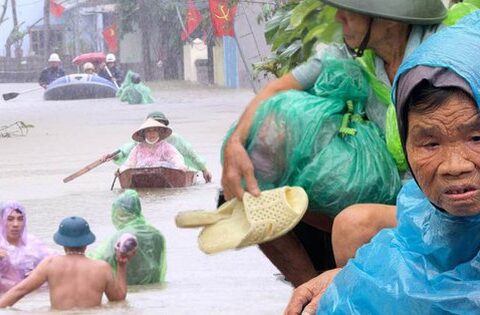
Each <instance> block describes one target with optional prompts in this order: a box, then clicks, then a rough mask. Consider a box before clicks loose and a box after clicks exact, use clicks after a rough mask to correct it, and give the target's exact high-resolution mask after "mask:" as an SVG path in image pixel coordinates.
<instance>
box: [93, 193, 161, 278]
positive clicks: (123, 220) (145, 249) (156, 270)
mask: <svg viewBox="0 0 480 315" xmlns="http://www.w3.org/2000/svg"><path fill="white" fill-rule="evenodd" d="M141 211H142V206H141V204H140V199H139V197H138V193H137V192H136V191H135V190H132V189H128V190H126V191H125V192H124V193H123V194H122V195H120V197H118V199H117V200H116V201H115V202H114V203H113V205H112V222H113V225H114V226H115V228H116V229H117V230H118V231H117V233H115V235H113V236H112V237H111V238H110V240H108V241H106V242H105V243H103V244H102V245H100V246H99V247H98V248H97V249H96V251H95V253H94V254H93V255H91V257H92V258H95V259H102V260H105V261H107V262H108V263H109V264H110V265H111V266H112V268H113V269H114V270H115V269H116V267H117V260H116V257H115V249H114V247H115V243H116V242H117V240H118V239H119V238H120V236H121V235H122V234H124V233H131V234H133V235H135V236H136V237H137V241H138V248H137V254H136V255H135V256H134V257H133V258H132V260H130V262H129V263H128V265H127V283H128V284H129V285H134V284H149V283H159V282H162V281H164V279H165V272H166V251H165V239H164V237H163V235H162V234H161V233H160V232H159V231H158V230H157V229H156V228H154V227H153V226H151V225H149V224H147V223H146V222H145V218H144V216H143V215H142V213H141Z"/></svg>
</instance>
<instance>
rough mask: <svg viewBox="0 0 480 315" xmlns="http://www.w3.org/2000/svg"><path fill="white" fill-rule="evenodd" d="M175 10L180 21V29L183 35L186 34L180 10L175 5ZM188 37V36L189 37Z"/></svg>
mask: <svg viewBox="0 0 480 315" xmlns="http://www.w3.org/2000/svg"><path fill="white" fill-rule="evenodd" d="M175 9H176V11H177V16H178V19H179V20H180V25H181V26H182V29H183V31H184V32H185V33H187V29H186V28H185V24H184V23H183V19H182V15H181V14H180V10H179V9H178V5H177V4H175ZM189 37H190V35H189Z"/></svg>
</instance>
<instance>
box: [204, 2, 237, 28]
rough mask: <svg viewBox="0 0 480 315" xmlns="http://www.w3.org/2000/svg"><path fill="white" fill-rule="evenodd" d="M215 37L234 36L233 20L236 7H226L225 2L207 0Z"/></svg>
mask: <svg viewBox="0 0 480 315" xmlns="http://www.w3.org/2000/svg"><path fill="white" fill-rule="evenodd" d="M208 5H209V6H210V16H211V18H212V27H213V33H214V34H215V36H218V37H221V36H235V30H234V19H235V15H236V14H237V5H236V4H235V5H233V6H232V7H228V3H227V0H208Z"/></svg>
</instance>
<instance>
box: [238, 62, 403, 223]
mask: <svg viewBox="0 0 480 315" xmlns="http://www.w3.org/2000/svg"><path fill="white" fill-rule="evenodd" d="M369 91H370V90H369V82H368V80H367V78H366V75H365V73H364V71H363V69H362V67H361V66H360V65H359V64H358V63H357V62H355V61H354V60H346V59H329V58H327V59H325V60H324V66H323V71H322V73H321V74H320V77H319V78H318V80H317V82H316V84H315V85H314V87H313V88H312V89H311V90H310V91H308V92H305V91H288V92H283V93H280V94H277V95H275V96H274V97H272V98H270V99H268V100H267V101H265V102H264V103H263V104H262V105H261V106H260V107H259V109H258V110H257V113H256V115H255V117H254V121H253V124H252V127H251V129H250V134H249V136H248V138H247V143H246V149H247V152H248V153H249V155H250V158H251V159H252V162H253V165H254V168H255V176H256V178H257V180H258V182H259V185H260V188H261V189H270V188H274V187H280V186H284V185H298V186H301V187H303V188H304V189H305V190H306V192H307V194H308V196H309V207H310V208H311V209H318V210H319V211H321V212H322V213H324V214H327V215H330V216H335V215H336V214H337V213H338V212H340V211H341V210H342V209H344V208H345V207H347V206H349V205H352V204H355V203H383V204H394V203H395V199H396V195H397V193H398V191H399V189H400V176H399V173H398V170H397V167H396V165H395V162H394V160H393V159H392V157H391V155H390V154H389V152H388V150H387V147H386V144H385V139H384V137H383V135H382V132H381V130H380V128H379V127H378V126H377V125H376V124H375V123H373V122H371V121H368V120H366V118H365V111H364V109H365V104H366V102H367V98H368V93H369Z"/></svg>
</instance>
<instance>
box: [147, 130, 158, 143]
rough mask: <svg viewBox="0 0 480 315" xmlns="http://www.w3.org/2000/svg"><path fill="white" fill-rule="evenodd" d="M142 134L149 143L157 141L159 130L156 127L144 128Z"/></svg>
mask: <svg viewBox="0 0 480 315" xmlns="http://www.w3.org/2000/svg"><path fill="white" fill-rule="evenodd" d="M144 134H145V141H147V142H149V143H154V142H157V140H158V139H159V138H160V132H159V131H158V129H157V128H148V129H146V130H145V132H144Z"/></svg>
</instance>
